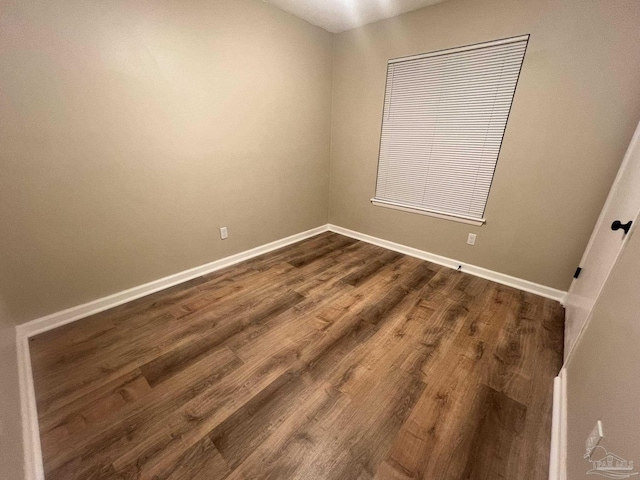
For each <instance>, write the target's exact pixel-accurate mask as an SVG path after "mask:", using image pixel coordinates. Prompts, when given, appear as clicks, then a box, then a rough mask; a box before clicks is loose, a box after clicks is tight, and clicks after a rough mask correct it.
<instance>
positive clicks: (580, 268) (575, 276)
mask: <svg viewBox="0 0 640 480" xmlns="http://www.w3.org/2000/svg"><path fill="white" fill-rule="evenodd" d="M580 272H582V267H578V268H576V273H574V274H573V278H578V277H579V276H580Z"/></svg>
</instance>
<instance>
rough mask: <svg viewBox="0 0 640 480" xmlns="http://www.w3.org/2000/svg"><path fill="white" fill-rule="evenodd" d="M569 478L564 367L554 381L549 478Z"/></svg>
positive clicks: (558, 479)
mask: <svg viewBox="0 0 640 480" xmlns="http://www.w3.org/2000/svg"><path fill="white" fill-rule="evenodd" d="M566 479H567V371H566V370H565V369H564V368H563V369H562V370H560V374H559V375H558V376H557V377H556V378H555V379H554V381H553V413H552V417H551V448H550V450H549V480H566Z"/></svg>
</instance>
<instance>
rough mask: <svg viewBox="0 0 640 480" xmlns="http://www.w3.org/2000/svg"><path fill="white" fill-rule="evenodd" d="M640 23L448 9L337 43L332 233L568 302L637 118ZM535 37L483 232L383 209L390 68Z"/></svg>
mask: <svg viewBox="0 0 640 480" xmlns="http://www.w3.org/2000/svg"><path fill="white" fill-rule="evenodd" d="M639 25H640V2H638V1H637V0H626V1H620V0H611V1H606V2H604V1H593V0H566V1H560V0H553V1H551V0H536V1H517V0H509V1H504V0H483V1H477V0H450V1H447V2H444V3H441V4H438V5H434V6H431V7H427V8H425V9H422V10H418V11H416V12H412V13H408V14H405V15H402V16H399V17H396V18H393V19H389V20H385V21H382V22H378V23H375V24H372V25H368V26H365V27H362V28H358V29H355V30H350V31H348V32H345V33H342V34H339V35H336V37H335V42H334V74H333V113H332V149H331V194H330V213H329V219H330V222H331V223H333V224H336V225H339V226H342V227H346V228H349V229H352V230H356V231H359V232H363V233H366V234H369V235H373V236H376V237H380V238H384V239H387V240H391V241H394V242H397V243H401V244H405V245H408V246H411V247H415V248H419V249H421V250H426V251H428V252H432V253H436V254H439V255H443V256H446V257H450V258H455V259H458V260H460V261H462V262H465V263H470V264H473V265H478V266H481V267H485V268H488V269H490V270H495V271H498V272H500V273H505V274H508V275H512V276H515V277H519V278H523V279H525V280H529V281H533V282H536V283H539V284H542V285H546V286H549V287H553V288H558V289H561V290H566V289H567V288H568V287H569V284H570V282H571V278H572V276H573V272H574V270H575V268H576V267H577V266H578V262H579V261H580V258H581V256H582V253H583V252H584V249H585V247H586V244H587V241H588V239H589V235H590V234H591V231H592V229H593V226H594V224H595V222H596V220H597V217H598V214H599V212H600V209H601V208H602V205H603V203H604V199H605V197H606V194H607V192H608V190H609V188H610V186H611V183H612V181H613V178H614V176H615V173H616V171H617V169H618V167H619V165H620V162H621V161H622V157H623V155H624V152H625V150H626V148H627V145H628V143H629V141H630V139H631V136H632V134H633V130H634V128H635V126H636V125H637V122H638V119H639V118H640V96H639V95H638V85H640V55H639V54H638V45H640V28H638V26H639ZM527 33H528V34H531V39H530V43H529V47H528V51H527V54H526V57H525V61H524V66H523V70H522V74H521V76H520V81H519V84H518V88H517V92H516V96H515V101H514V104H513V108H512V111H511V116H510V119H509V123H508V126H507V130H506V135H505V138H504V143H503V146H502V151H501V154H500V158H499V161H498V166H497V170H496V173H495V177H494V182H493V187H492V190H491V193H490V196H489V201H488V204H487V209H486V215H485V216H486V219H487V223H486V225H484V226H482V227H470V226H468V225H464V224H461V223H456V222H451V221H448V220H441V219H436V218H432V217H425V216H421V215H416V214H411V213H405V212H399V211H397V210H390V209H388V208H383V207H376V206H372V205H371V203H370V199H371V198H372V197H373V196H374V193H375V180H376V171H377V159H378V146H379V140H380V128H381V121H382V107H383V98H384V89H385V78H386V65H387V60H388V59H390V58H396V57H401V56H406V55H414V54H420V53H425V52H430V51H435V50H440V49H445V48H452V47H457V46H462V45H468V44H473V43H478V42H483V41H489V40H494V39H498V38H505V37H510V36H516V35H521V34H527ZM469 232H473V233H476V234H477V235H478V238H477V242H476V245H475V246H473V247H472V246H467V245H466V239H467V234H468V233H469Z"/></svg>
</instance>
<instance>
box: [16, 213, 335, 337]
mask: <svg viewBox="0 0 640 480" xmlns="http://www.w3.org/2000/svg"><path fill="white" fill-rule="evenodd" d="M327 230H328V226H327V225H322V226H320V227H317V228H313V229H311V230H307V231H305V232H301V233H297V234H295V235H291V236H290V237H286V238H282V239H280V240H276V241H275V242H271V243H267V244H265V245H261V246H259V247H256V248H252V249H251V250H246V251H244V252H240V253H237V254H235V255H231V256H229V257H225V258H221V259H220V260H215V261H213V262H210V263H206V264H204V265H200V266H198V267H194V268H190V269H189V270H184V271H182V272H179V273H175V274H173V275H169V276H168V277H164V278H161V279H159V280H154V281H152V282H149V283H145V284H144V285H139V286H137V287H133V288H130V289H128V290H123V291H121V292H118V293H114V294H113V295H108V296H106V297H102V298H99V299H97V300H93V301H91V302H88V303H85V304H83V305H78V306H76V307H71V308H68V309H66V310H62V311H60V312H56V313H52V314H51V315H47V316H45V317H41V318H38V319H36V320H32V321H30V322H27V323H25V324H22V325H18V327H17V329H18V334H19V335H21V336H23V337H24V336H26V337H33V336H35V335H38V334H40V333H43V332H46V331H48V330H52V329H54V328H58V327H61V326H63V325H66V324H67V323H71V322H75V321H76V320H80V319H82V318H85V317H88V316H90V315H94V314H96V313H100V312H102V311H104V310H108V309H110V308H113V307H117V306H118V305H122V304H123V303H127V302H131V301H132V300H136V299H138V298H141V297H145V296H147V295H150V294H152V293H155V292H159V291H161V290H165V289H167V288H169V287H173V286H175V285H178V284H180V283H184V282H187V281H189V280H193V279H194V278H198V277H201V276H202V275H206V274H208V273H212V272H215V271H217V270H221V269H223V268H226V267H230V266H232V265H235V264H237V263H240V262H244V261H245V260H249V259H251V258H254V257H257V256H259V255H263V254H265V253H269V252H272V251H273V250H278V249H279V248H282V247H286V246H287V245H291V244H292V243H296V242H299V241H301V240H305V239H307V238H310V237H313V236H314V235H318V234H319V233H323V232H326V231H327Z"/></svg>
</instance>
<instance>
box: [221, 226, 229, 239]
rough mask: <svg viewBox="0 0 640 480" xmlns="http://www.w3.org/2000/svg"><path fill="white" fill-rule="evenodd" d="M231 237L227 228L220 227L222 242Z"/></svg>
mask: <svg viewBox="0 0 640 480" xmlns="http://www.w3.org/2000/svg"><path fill="white" fill-rule="evenodd" d="M228 236H229V234H228V232H227V227H220V238H221V239H222V240H224V239H225V238H227V237H228Z"/></svg>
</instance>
